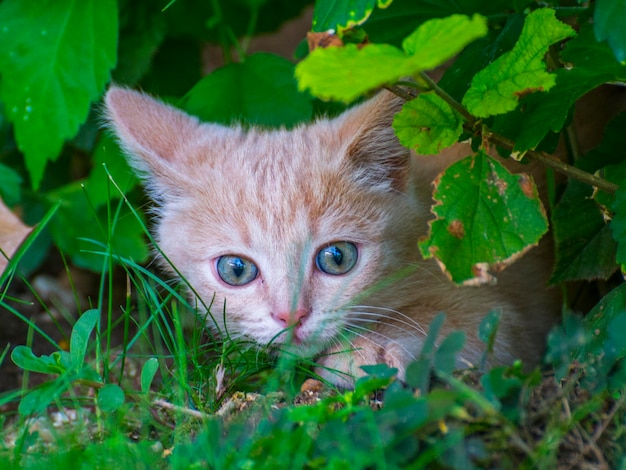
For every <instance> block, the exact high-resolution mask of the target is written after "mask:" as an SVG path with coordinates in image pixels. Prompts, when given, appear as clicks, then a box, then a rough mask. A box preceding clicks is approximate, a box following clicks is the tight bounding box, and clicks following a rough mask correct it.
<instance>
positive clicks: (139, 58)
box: [113, 0, 180, 84]
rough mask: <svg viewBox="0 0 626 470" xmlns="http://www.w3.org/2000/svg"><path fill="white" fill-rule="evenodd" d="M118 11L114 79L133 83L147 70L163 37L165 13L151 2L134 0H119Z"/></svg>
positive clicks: (119, 81) (164, 33)
mask: <svg viewBox="0 0 626 470" xmlns="http://www.w3.org/2000/svg"><path fill="white" fill-rule="evenodd" d="M119 10H120V25H119V30H120V31H119V47H118V52H119V56H118V60H117V65H116V66H115V70H113V80H114V81H115V82H116V83H118V84H120V83H127V84H135V83H137V81H138V80H139V79H141V77H143V76H144V75H145V74H146V72H148V70H149V69H150V67H151V63H152V61H153V59H154V55H155V54H156V53H157V51H158V50H159V48H160V46H161V45H162V43H163V40H164V39H165V35H166V32H167V24H166V16H167V15H164V14H163V11H162V10H161V8H158V7H157V6H156V5H155V4H154V3H152V2H137V1H133V0H120V2H119ZM177 71H178V72H180V71H179V70H177Z"/></svg>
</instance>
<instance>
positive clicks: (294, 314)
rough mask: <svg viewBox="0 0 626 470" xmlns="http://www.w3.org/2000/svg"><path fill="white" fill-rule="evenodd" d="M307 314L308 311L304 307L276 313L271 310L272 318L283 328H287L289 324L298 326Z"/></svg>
mask: <svg viewBox="0 0 626 470" xmlns="http://www.w3.org/2000/svg"><path fill="white" fill-rule="evenodd" d="M308 315H309V313H308V312H307V311H306V310H305V309H298V310H294V311H286V312H278V313H274V312H272V318H274V320H276V321H277V322H278V323H280V325H281V326H282V327H283V328H288V327H290V326H300V325H301V324H302V323H303V322H304V319H305V318H306V317H307V316H308Z"/></svg>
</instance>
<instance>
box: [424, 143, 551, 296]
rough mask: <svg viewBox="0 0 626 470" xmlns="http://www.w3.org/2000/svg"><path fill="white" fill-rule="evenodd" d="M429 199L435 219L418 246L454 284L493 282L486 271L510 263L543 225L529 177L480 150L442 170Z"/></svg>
mask: <svg viewBox="0 0 626 470" xmlns="http://www.w3.org/2000/svg"><path fill="white" fill-rule="evenodd" d="M434 199H435V205H434V206H433V209H432V211H433V213H434V214H435V216H436V219H435V220H433V221H431V222H430V230H429V234H428V236H427V238H424V239H422V240H420V241H419V248H420V250H421V252H422V255H423V256H424V257H425V258H433V257H434V258H435V259H436V260H437V262H438V263H439V265H440V267H441V268H442V270H443V271H444V272H445V273H446V274H447V275H448V276H449V277H450V279H452V280H453V281H454V282H456V283H457V284H465V285H479V284H489V283H492V282H494V277H493V275H492V274H491V272H490V271H500V270H502V269H504V268H505V267H507V266H508V265H510V264H511V263H513V261H515V260H516V259H517V258H519V257H520V256H522V255H523V254H524V253H525V252H526V251H528V250H529V249H530V248H532V247H533V246H535V245H536V244H537V243H538V242H539V239H540V238H541V236H542V235H543V234H544V233H546V231H547V230H548V223H547V218H546V214H545V210H544V208H543V205H542V204H541V201H540V200H539V195H538V193H537V188H536V186H535V184H534V182H533V180H532V179H531V178H530V177H529V176H528V175H526V174H519V175H514V174H511V173H510V172H509V171H508V170H507V169H506V168H505V167H504V166H503V165H502V164H500V163H499V162H498V161H496V160H494V159H493V158H491V157H489V156H488V155H486V154H485V153H483V152H479V153H478V154H476V155H473V156H470V157H466V158H464V159H463V160H460V161H458V162H456V163H454V164H453V165H451V166H450V167H449V168H448V169H447V170H446V171H445V172H444V173H443V174H441V175H440V176H439V177H438V178H437V180H436V181H435V192H434Z"/></svg>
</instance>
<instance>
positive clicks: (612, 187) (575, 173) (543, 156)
mask: <svg viewBox="0 0 626 470" xmlns="http://www.w3.org/2000/svg"><path fill="white" fill-rule="evenodd" d="M416 78H417V79H418V80H419V81H421V82H423V83H424V84H425V85H426V87H427V88H428V89H430V90H432V91H434V92H435V93H436V94H437V95H438V96H439V97H440V98H442V99H443V100H444V101H445V102H446V103H448V105H450V107H452V108H453V109H454V110H455V111H457V112H458V113H459V114H460V115H461V116H462V117H463V119H465V121H466V123H465V124H464V126H463V127H464V129H465V131H466V132H469V133H470V134H474V135H478V136H480V137H482V138H486V139H487V140H488V141H489V142H492V143H494V144H495V145H498V146H500V147H503V148H505V149H507V150H509V151H513V149H514V147H515V142H513V141H512V140H511V139H508V138H506V137H504V136H502V135H500V134H496V133H495V132H493V131H491V130H490V129H488V128H487V127H486V126H482V128H481V129H477V123H478V122H479V120H478V119H476V118H475V117H474V116H473V115H472V114H471V113H470V112H469V111H468V110H467V109H465V107H464V106H463V105H462V104H461V103H459V102H458V101H457V100H455V99H454V98H453V97H452V96H450V95H449V94H448V93H447V92H446V91H445V90H443V89H442V88H440V87H439V85H437V83H435V81H434V80H433V79H432V78H430V77H429V76H428V75H427V74H426V73H424V72H420V74H419V75H418V77H416ZM420 85H421V84H418V88H421V86H420ZM385 88H387V89H388V90H389V91H391V92H392V93H394V94H396V95H398V96H399V97H400V98H403V99H404V100H407V101H408V100H411V99H413V95H412V94H411V93H409V92H407V91H406V90H404V89H402V88H399V87H398V86H395V85H391V86H387V87H385ZM524 155H525V156H528V157H529V158H532V159H534V160H537V161H539V162H541V163H543V164H544V165H546V166H547V167H550V168H552V169H554V170H555V171H558V172H559V173H562V174H564V175H566V176H568V177H571V178H574V179H577V180H579V181H582V182H583V183H586V184H589V185H591V186H594V187H596V188H598V189H600V190H602V191H606V192H608V193H611V194H614V193H615V192H616V191H617V190H618V189H619V186H618V185H616V184H614V183H611V182H610V181H607V180H605V179H603V178H600V177H598V176H596V175H592V174H591V173H588V172H586V171H583V170H581V169H580V168H576V167H575V166H572V165H569V164H567V163H565V162H563V161H561V160H559V159H558V158H556V157H555V156H554V155H550V154H548V153H546V152H540V151H536V150H528V151H527V152H525V153H524Z"/></svg>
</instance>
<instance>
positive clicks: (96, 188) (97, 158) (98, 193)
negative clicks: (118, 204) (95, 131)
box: [85, 134, 139, 208]
mask: <svg viewBox="0 0 626 470" xmlns="http://www.w3.org/2000/svg"><path fill="white" fill-rule="evenodd" d="M111 179H112V180H113V181H114V182H115V184H117V186H119V188H120V189H121V190H122V191H123V193H124V194H126V193H127V192H128V191H130V190H131V189H133V188H134V187H135V186H137V184H138V183H139V180H138V179H137V177H136V176H135V173H134V172H133V171H132V170H131V169H130V167H129V166H128V162H127V160H126V158H125V157H124V154H123V153H122V151H121V149H120V147H119V145H118V144H117V142H116V141H115V139H114V138H113V137H112V136H111V135H109V134H104V135H103V136H102V138H101V139H100V141H99V142H98V144H97V145H96V150H95V151H94V154H93V168H92V170H91V173H89V177H88V178H87V180H86V181H85V192H86V194H87V197H88V198H89V202H90V204H91V205H92V206H93V207H94V208H99V207H101V206H104V205H105V204H106V203H107V202H108V201H113V200H116V199H119V198H120V197H121V196H122V194H120V192H119V191H118V190H117V188H116V187H115V186H114V185H113V184H112V182H111Z"/></svg>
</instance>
